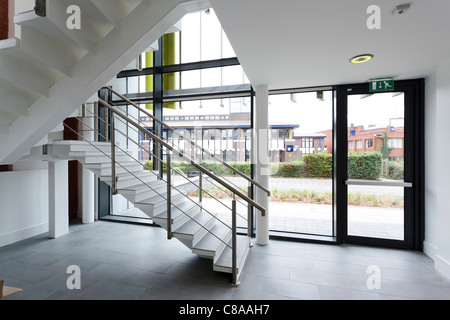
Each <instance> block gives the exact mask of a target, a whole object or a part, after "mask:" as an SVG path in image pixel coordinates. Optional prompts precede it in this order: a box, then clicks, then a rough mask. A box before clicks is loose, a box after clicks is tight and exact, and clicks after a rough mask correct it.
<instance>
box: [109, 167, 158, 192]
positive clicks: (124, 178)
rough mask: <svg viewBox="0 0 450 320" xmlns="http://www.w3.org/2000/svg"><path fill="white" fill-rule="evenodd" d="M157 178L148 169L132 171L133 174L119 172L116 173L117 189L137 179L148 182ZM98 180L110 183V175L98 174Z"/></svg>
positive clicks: (129, 184) (125, 186) (131, 184)
mask: <svg viewBox="0 0 450 320" xmlns="http://www.w3.org/2000/svg"><path fill="white" fill-rule="evenodd" d="M136 177H138V178H139V179H137V178H136ZM157 179H158V177H157V176H156V175H155V174H154V173H152V172H150V171H148V170H143V171H138V172H134V173H133V174H130V173H128V172H126V173H119V174H117V175H116V180H117V188H118V189H123V188H127V187H130V186H133V185H135V184H136V180H138V181H140V180H142V181H143V182H146V183H149V182H152V181H156V180H157ZM100 180H101V181H103V182H105V183H107V184H111V176H110V175H104V176H100Z"/></svg>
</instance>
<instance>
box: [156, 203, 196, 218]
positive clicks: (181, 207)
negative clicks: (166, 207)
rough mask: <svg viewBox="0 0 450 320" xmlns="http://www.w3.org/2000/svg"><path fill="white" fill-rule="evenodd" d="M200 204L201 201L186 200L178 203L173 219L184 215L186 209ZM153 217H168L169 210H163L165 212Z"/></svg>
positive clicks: (174, 208)
mask: <svg viewBox="0 0 450 320" xmlns="http://www.w3.org/2000/svg"><path fill="white" fill-rule="evenodd" d="M199 204H200V203H199V202H192V201H185V202H183V203H181V204H179V205H177V207H173V209H172V213H171V215H172V220H173V219H176V218H177V217H179V216H182V215H184V214H185V212H186V211H189V210H191V209H193V208H194V207H196V206H198V205H199ZM182 210H183V211H184V212H183V211H182ZM153 218H156V219H167V211H163V212H161V213H159V214H157V215H155V216H154V217H153Z"/></svg>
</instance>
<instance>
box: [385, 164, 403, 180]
mask: <svg viewBox="0 0 450 320" xmlns="http://www.w3.org/2000/svg"><path fill="white" fill-rule="evenodd" d="M388 178H389V179H392V180H403V179H404V178H405V166H404V163H403V162H395V161H390V162H389V176H388Z"/></svg>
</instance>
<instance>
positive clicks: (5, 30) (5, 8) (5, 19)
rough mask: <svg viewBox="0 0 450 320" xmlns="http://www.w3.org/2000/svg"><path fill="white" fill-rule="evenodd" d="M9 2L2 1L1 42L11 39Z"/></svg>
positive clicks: (0, 15)
mask: <svg viewBox="0 0 450 320" xmlns="http://www.w3.org/2000/svg"><path fill="white" fill-rule="evenodd" d="M9 2H10V1H9V0H0V40H4V39H8V37H9V23H10V19H9V16H10V12H9Z"/></svg>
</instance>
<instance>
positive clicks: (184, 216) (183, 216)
mask: <svg viewBox="0 0 450 320" xmlns="http://www.w3.org/2000/svg"><path fill="white" fill-rule="evenodd" d="M200 210H201V204H200V203H199V202H193V201H190V200H186V201H184V202H182V203H181V204H179V205H177V206H176V207H175V206H172V213H171V218H172V219H171V220H172V229H176V228H178V227H180V226H181V225H182V224H184V223H185V222H187V221H188V220H189V217H191V216H194V215H196V214H198V213H199V212H200ZM153 221H154V222H156V223H158V224H159V225H160V226H161V227H163V228H164V229H166V230H167V210H165V211H164V212H161V213H159V214H157V215H154V216H153Z"/></svg>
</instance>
